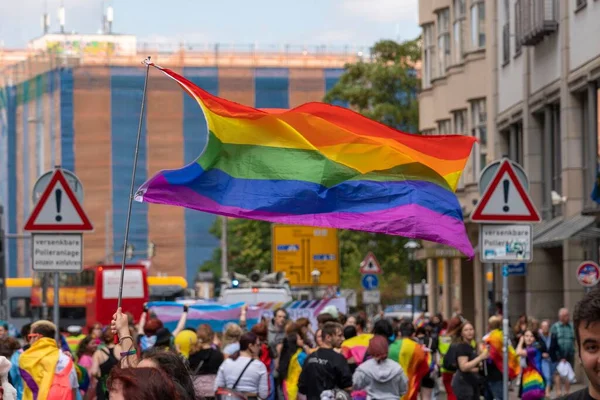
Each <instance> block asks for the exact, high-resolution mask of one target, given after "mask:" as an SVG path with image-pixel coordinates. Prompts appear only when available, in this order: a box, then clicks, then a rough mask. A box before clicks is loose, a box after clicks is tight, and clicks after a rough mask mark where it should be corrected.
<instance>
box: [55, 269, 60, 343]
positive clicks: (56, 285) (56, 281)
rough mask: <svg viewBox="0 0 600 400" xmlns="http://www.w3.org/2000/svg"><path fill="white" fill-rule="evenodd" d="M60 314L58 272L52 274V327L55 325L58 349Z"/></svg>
mask: <svg viewBox="0 0 600 400" xmlns="http://www.w3.org/2000/svg"><path fill="white" fill-rule="evenodd" d="M59 324H60V313H59V298H58V272H55V273H54V325H56V341H57V342H58V346H59V347H60V329H59Z"/></svg>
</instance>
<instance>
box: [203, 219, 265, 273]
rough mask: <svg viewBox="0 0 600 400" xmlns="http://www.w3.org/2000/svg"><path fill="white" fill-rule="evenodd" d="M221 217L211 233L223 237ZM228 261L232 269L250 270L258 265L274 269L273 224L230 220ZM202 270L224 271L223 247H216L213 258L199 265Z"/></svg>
mask: <svg viewBox="0 0 600 400" xmlns="http://www.w3.org/2000/svg"><path fill="white" fill-rule="evenodd" d="M221 218H222V217H219V218H217V219H216V220H215V222H214V224H213V226H212V227H211V228H210V233H211V234H212V235H214V236H215V237H216V238H218V239H220V238H221V221H222V220H221ZM227 252H228V257H227V264H228V269H229V270H230V271H235V272H239V273H241V274H248V273H250V272H252V271H253V270H255V269H258V270H261V271H268V270H270V269H271V224H270V223H269V222H264V221H255V220H251V219H233V218H230V219H228V221H227ZM200 270H201V271H213V273H214V274H215V275H216V276H220V275H221V249H220V248H217V249H215V251H214V253H213V257H212V259H210V260H209V261H206V262H205V263H204V264H202V265H201V266H200Z"/></svg>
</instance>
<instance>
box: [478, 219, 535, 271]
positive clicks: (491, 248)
mask: <svg viewBox="0 0 600 400" xmlns="http://www.w3.org/2000/svg"><path fill="white" fill-rule="evenodd" d="M532 231H533V230H532V228H531V225H519V224H515V225H481V226H480V229H479V251H480V257H481V262H484V263H486V262H491V263H517V262H531V261H532V257H533V251H532V247H533V234H532Z"/></svg>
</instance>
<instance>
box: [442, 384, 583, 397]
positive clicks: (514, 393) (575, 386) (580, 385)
mask: <svg viewBox="0 0 600 400" xmlns="http://www.w3.org/2000/svg"><path fill="white" fill-rule="evenodd" d="M584 386H585V385H583V384H576V385H573V386H571V392H575V391H577V390H580V389H583V388H584ZM442 387H443V385H442ZM518 393H519V392H517V390H516V389H515V390H514V391H512V392H510V393H509V394H510V396H509V399H510V400H519V396H518ZM550 398H551V399H554V398H555V397H554V394H553V395H552V397H550ZM482 399H483V397H482ZM436 400H446V393H445V392H443V391H442V392H440V394H439V395H438V396H437V398H436Z"/></svg>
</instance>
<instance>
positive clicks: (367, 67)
mask: <svg viewBox="0 0 600 400" xmlns="http://www.w3.org/2000/svg"><path fill="white" fill-rule="evenodd" d="M420 43H421V42H420V38H417V39H414V40H410V41H407V42H403V43H397V42H394V41H393V40H382V41H380V42H377V43H376V44H375V46H373V48H372V51H371V54H372V57H371V60H369V61H359V62H357V63H354V64H347V65H346V66H345V71H344V74H343V75H342V76H341V77H340V80H339V81H338V82H337V84H336V85H335V86H334V87H333V88H332V89H331V90H330V91H329V92H328V93H327V95H326V96H325V101H326V102H329V103H332V102H334V101H343V102H347V103H348V104H349V105H350V107H351V108H352V109H354V110H356V111H357V112H359V113H361V114H363V115H365V116H367V117H369V118H371V119H374V120H376V121H379V122H382V123H384V124H386V125H388V126H391V127H393V128H397V129H402V130H405V131H409V132H416V131H417V127H418V126H419V105H418V102H417V92H418V89H419V87H420V86H421V82H420V79H418V78H417V75H416V73H415V71H414V65H415V64H416V63H417V62H418V61H419V60H420V59H421V45H420Z"/></svg>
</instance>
